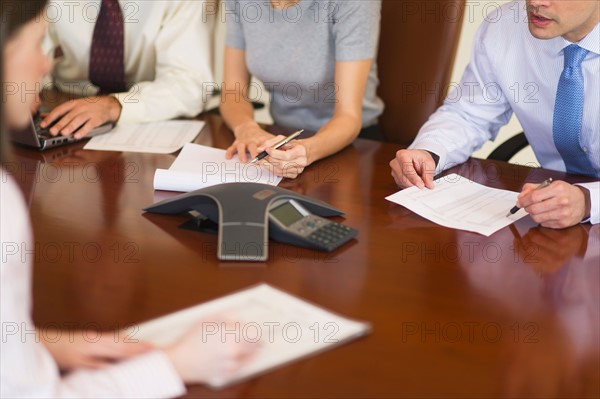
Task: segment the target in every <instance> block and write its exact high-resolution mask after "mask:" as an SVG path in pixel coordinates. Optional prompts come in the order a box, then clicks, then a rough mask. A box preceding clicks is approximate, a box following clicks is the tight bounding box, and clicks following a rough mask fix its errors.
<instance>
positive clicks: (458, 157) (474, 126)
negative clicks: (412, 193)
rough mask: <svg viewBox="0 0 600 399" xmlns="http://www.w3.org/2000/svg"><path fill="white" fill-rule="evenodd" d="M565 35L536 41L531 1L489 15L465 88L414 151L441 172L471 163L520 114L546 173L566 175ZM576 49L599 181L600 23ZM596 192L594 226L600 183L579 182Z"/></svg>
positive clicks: (585, 125) (599, 213) (599, 215)
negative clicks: (560, 113) (560, 92)
mask: <svg viewBox="0 0 600 399" xmlns="http://www.w3.org/2000/svg"><path fill="white" fill-rule="evenodd" d="M570 44H571V43H570V42H569V41H567V40H565V39H564V38H562V37H557V38H554V39H550V40H540V39H536V38H535V37H533V36H532V35H531V33H530V32H529V28H528V26H527V14H526V11H525V2H524V1H518V2H512V3H508V4H506V5H505V6H503V7H501V8H499V9H498V10H497V11H496V13H495V14H492V15H490V16H488V18H487V19H486V21H485V22H484V23H483V24H482V26H481V27H480V28H479V31H478V33H477V36H476V38H475V42H474V46H473V53H472V56H471V61H470V63H469V65H468V66H467V68H466V70H465V72H464V75H463V77H462V80H461V82H460V85H458V86H456V87H455V88H454V90H453V91H452V92H451V93H450V94H449V95H448V97H447V98H446V100H445V102H444V105H442V106H441V107H440V108H439V109H438V110H437V111H436V112H435V113H434V114H433V115H432V116H431V117H430V118H429V120H428V121H427V122H426V123H425V125H423V127H422V128H421V130H420V131H419V134H418V135H417V137H416V139H415V141H414V142H413V143H412V144H411V145H410V148H419V149H426V150H428V151H431V152H433V153H435V154H437V155H439V156H440V160H439V163H438V167H437V172H440V171H442V170H444V169H447V168H449V167H451V166H454V165H456V164H459V163H462V162H464V161H466V160H467V158H468V157H469V156H471V154H472V153H473V152H474V151H475V150H477V149H478V148H480V147H481V146H482V145H483V144H484V143H485V142H486V141H487V140H493V139H495V138H496V136H497V134H498V131H499V129H500V128H501V127H502V126H504V125H505V124H507V123H508V121H509V119H510V117H511V116H512V113H513V112H514V113H515V115H516V116H517V118H518V119H519V122H520V123H521V126H522V127H523V129H524V131H525V135H526V136H527V140H528V141H529V143H530V144H531V147H532V149H533V151H534V153H535V155H536V156H537V158H538V160H539V161H540V163H541V164H542V166H543V167H544V168H548V169H553V170H559V171H565V170H566V167H565V163H564V161H563V159H562V158H561V156H560V154H559V152H558V150H557V149H556V147H555V145H554V138H553V132H552V123H553V114H554V103H555V99H556V90H557V87H558V81H559V78H560V75H561V74H562V71H563V66H564V56H563V49H564V48H565V47H566V46H568V45H570ZM578 45H579V46H580V47H583V48H585V49H587V50H589V53H588V55H587V57H586V58H585V60H584V61H583V63H582V65H581V68H582V71H583V76H584V81H585V104H584V111H583V121H582V129H581V136H580V143H581V147H582V149H583V150H584V151H585V152H587V154H588V156H589V159H590V162H591V164H592V166H593V167H594V171H595V173H596V176H598V177H600V90H599V89H598V88H599V87H600V24H597V25H596V27H595V28H594V29H593V30H592V32H590V33H589V34H588V35H587V36H586V37H585V38H584V39H583V40H581V41H580V42H579V43H578ZM581 186H583V187H586V188H587V189H588V190H589V191H590V194H591V200H592V212H591V222H592V223H599V222H600V182H593V183H586V184H581Z"/></svg>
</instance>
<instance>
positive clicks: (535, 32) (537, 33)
mask: <svg viewBox="0 0 600 399" xmlns="http://www.w3.org/2000/svg"><path fill="white" fill-rule="evenodd" d="M529 32H530V33H531V35H532V36H533V37H535V38H536V39H540V40H549V39H554V38H555V37H557V36H560V34H559V33H556V31H555V30H554V29H551V28H548V27H544V28H540V27H538V26H535V24H532V23H531V22H530V23H529Z"/></svg>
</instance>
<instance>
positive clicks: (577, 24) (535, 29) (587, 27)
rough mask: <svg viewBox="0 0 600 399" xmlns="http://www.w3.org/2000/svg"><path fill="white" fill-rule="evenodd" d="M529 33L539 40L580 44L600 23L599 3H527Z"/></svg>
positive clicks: (546, 0)
mask: <svg viewBox="0 0 600 399" xmlns="http://www.w3.org/2000/svg"><path fill="white" fill-rule="evenodd" d="M526 3H527V16H528V20H529V31H530V32H531V34H532V35H533V36H534V37H536V38H538V39H552V38H555V37H558V36H562V37H564V38H565V39H567V40H569V41H571V42H578V41H580V40H581V39H583V38H584V37H585V36H586V35H587V34H588V33H590V32H591V31H592V29H594V26H596V24H597V23H598V21H600V0H526Z"/></svg>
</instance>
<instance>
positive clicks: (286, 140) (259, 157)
mask: <svg viewBox="0 0 600 399" xmlns="http://www.w3.org/2000/svg"><path fill="white" fill-rule="evenodd" d="M303 132H304V130H298V131H297V132H294V133H292V134H290V135H289V136H287V137H286V138H284V139H283V140H281V141H279V142H278V143H277V144H275V145H274V146H273V149H275V150H278V149H280V148H281V147H283V146H284V145H286V144H288V143H289V142H290V141H292V140H294V139H295V138H296V137H298V136H300V135H301V134H302V133H303ZM267 156H269V153H268V152H267V151H262V152H261V153H260V154H258V155H257V156H256V157H254V159H253V160H252V161H250V163H256V162H258V161H260V160H262V159H264V158H266V157H267Z"/></svg>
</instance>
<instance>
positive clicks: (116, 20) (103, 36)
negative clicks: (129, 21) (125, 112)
mask: <svg viewBox="0 0 600 399" xmlns="http://www.w3.org/2000/svg"><path fill="white" fill-rule="evenodd" d="M123 38H124V24H123V12H122V11H121V6H120V5H119V2H118V0H102V6H101V7H100V13H99V14H98V20H97V21H96V26H95V28H94V36H93V37H92V49H91V53H90V67H89V74H90V81H91V82H92V83H93V84H94V85H96V86H98V87H99V88H100V94H107V93H120V92H124V91H127V86H126V85H125V57H124V47H125V45H124V39H123Z"/></svg>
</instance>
